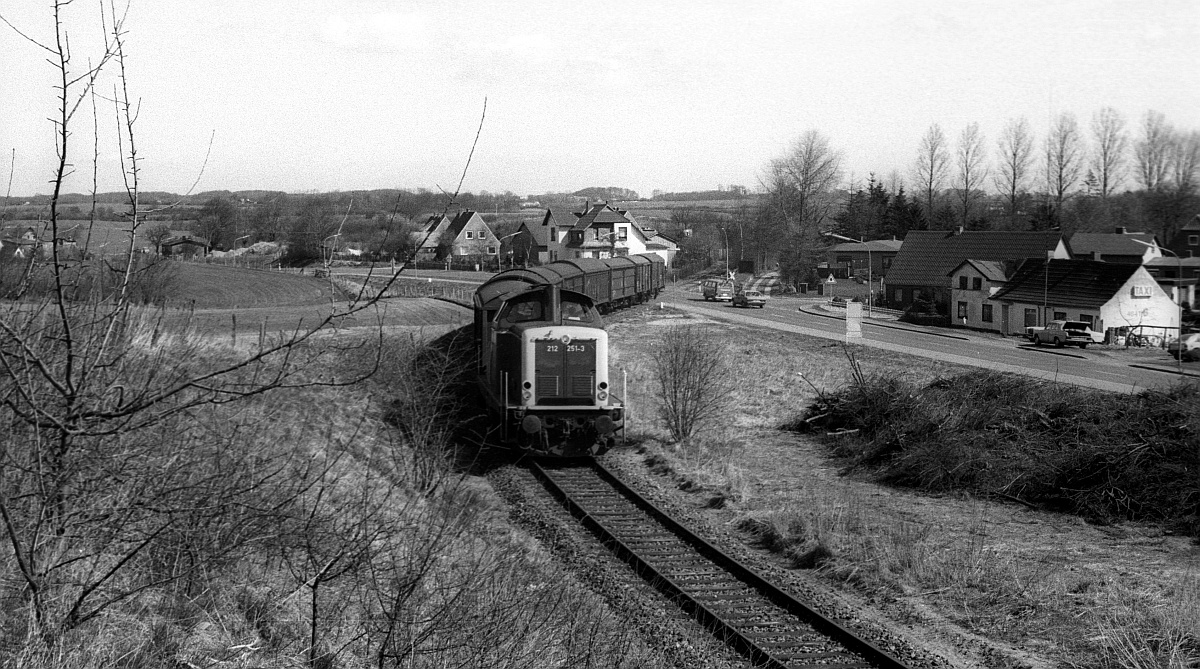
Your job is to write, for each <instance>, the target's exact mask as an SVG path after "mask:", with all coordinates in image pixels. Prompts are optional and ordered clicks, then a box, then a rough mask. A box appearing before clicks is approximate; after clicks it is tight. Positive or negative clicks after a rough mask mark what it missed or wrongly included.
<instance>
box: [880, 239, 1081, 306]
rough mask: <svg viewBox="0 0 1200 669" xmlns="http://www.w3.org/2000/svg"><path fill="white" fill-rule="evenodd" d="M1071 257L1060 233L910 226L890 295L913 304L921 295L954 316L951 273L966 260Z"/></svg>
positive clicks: (892, 271) (891, 272) (890, 278)
mask: <svg viewBox="0 0 1200 669" xmlns="http://www.w3.org/2000/svg"><path fill="white" fill-rule="evenodd" d="M1047 256H1049V257H1053V258H1058V259H1064V260H1065V259H1066V258H1068V257H1069V253H1068V252H1067V247H1066V245H1065V244H1064V243H1063V240H1062V235H1061V234H1059V233H1058V232H1007V231H997V230H975V231H964V230H963V229H962V228H961V227H960V228H958V229H956V230H910V231H909V232H908V234H907V235H906V236H905V237H904V244H903V245H902V246H901V247H900V251H899V253H897V254H896V258H895V260H893V261H892V265H891V267H890V268H888V273H887V280H886V285H885V288H884V290H885V292H884V295H885V297H886V299H887V301H888V304H889V305H890V306H894V307H896V308H899V309H907V308H908V307H910V306H912V304H913V303H914V302H915V301H917V300H918V299H923V300H928V301H932V302H933V303H935V304H937V305H938V306H939V308H941V309H943V310H944V311H943V313H948V314H949V315H950V317H951V318H953V317H954V312H953V311H951V310H950V301H951V294H950V293H951V289H952V286H951V283H950V282H951V274H952V272H953V271H954V270H955V268H957V267H959V266H960V265H961V264H962V263H963V261H964V260H968V259H970V260H981V261H982V260H990V261H1001V262H1003V261H1020V260H1025V259H1027V258H1037V259H1042V260H1044V259H1045V258H1046V257H1047Z"/></svg>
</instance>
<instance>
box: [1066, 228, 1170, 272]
mask: <svg viewBox="0 0 1200 669" xmlns="http://www.w3.org/2000/svg"><path fill="white" fill-rule="evenodd" d="M1067 251H1068V252H1070V254H1071V257H1072V258H1078V259H1079V260H1103V261H1104V262H1121V263H1132V264H1134V265H1144V264H1146V263H1147V262H1148V261H1150V260H1153V259H1154V258H1158V257H1160V256H1162V251H1159V249H1158V240H1157V239H1156V238H1155V236H1154V235H1153V234H1151V233H1149V232H1128V231H1126V230H1125V228H1117V229H1116V232H1076V233H1075V234H1073V235H1071V237H1070V238H1069V239H1068V240H1067Z"/></svg>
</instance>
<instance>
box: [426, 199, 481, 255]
mask: <svg viewBox="0 0 1200 669" xmlns="http://www.w3.org/2000/svg"><path fill="white" fill-rule="evenodd" d="M414 237H415V239H416V242H417V243H418V244H420V247H419V248H418V249H417V255H416V257H417V260H447V259H452V260H460V261H479V260H482V259H484V258H485V257H491V258H495V257H497V256H498V255H499V253H500V241H499V240H498V239H496V235H495V233H493V232H492V229H491V228H490V227H488V224H487V222H485V221H484V220H483V217H482V216H480V215H479V212H477V211H472V210H470V209H467V210H464V211H461V212H459V213H458V215H456V216H455V217H454V218H450V217H448V216H445V215H443V214H437V215H435V216H430V217H429V220H427V221H426V222H425V225H424V226H423V227H422V229H421V230H420V231H418V232H416V233H414Z"/></svg>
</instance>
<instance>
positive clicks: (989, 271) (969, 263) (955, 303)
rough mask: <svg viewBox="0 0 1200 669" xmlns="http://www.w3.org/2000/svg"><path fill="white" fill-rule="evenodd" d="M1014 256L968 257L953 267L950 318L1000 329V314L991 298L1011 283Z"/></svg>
mask: <svg viewBox="0 0 1200 669" xmlns="http://www.w3.org/2000/svg"><path fill="white" fill-rule="evenodd" d="M1017 265H1018V262H1017V261H1014V260H1003V261H1001V260H974V259H971V258H968V259H967V260H964V261H962V262H961V263H959V265H958V267H955V268H954V269H953V270H951V271H950V285H951V286H952V287H951V289H950V306H951V314H950V317H951V322H952V323H954V324H955V325H961V326H963V327H967V328H974V329H978V330H997V329H999V328H998V324H999V323H998V314H996V313H995V305H994V304H993V303H992V301H991V298H992V296H993V295H995V294H996V293H997V292H999V291H1000V290H1002V289H1003V288H1004V287H1005V286H1007V285H1008V277H1009V275H1010V274H1012V273H1013V272H1014V271H1015V270H1016V268H1017Z"/></svg>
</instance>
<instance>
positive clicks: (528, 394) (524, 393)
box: [521, 390, 533, 399]
mask: <svg viewBox="0 0 1200 669" xmlns="http://www.w3.org/2000/svg"><path fill="white" fill-rule="evenodd" d="M521 397H522V398H524V399H530V398H531V397H533V393H531V392H529V391H528V390H524V391H521Z"/></svg>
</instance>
